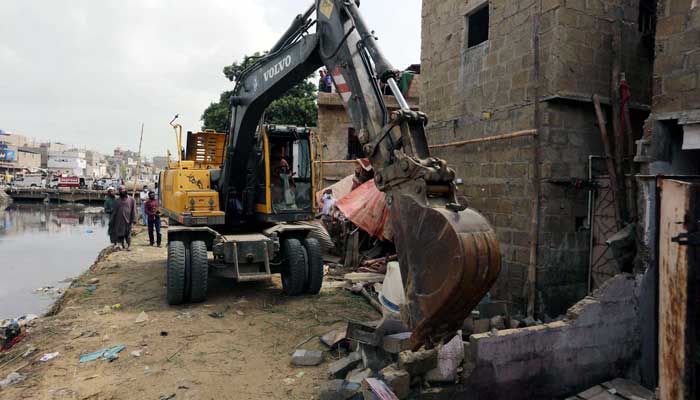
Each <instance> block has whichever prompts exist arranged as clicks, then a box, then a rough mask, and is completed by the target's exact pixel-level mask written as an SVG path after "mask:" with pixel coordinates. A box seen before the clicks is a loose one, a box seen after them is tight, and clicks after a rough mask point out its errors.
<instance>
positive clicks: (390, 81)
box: [387, 78, 411, 111]
mask: <svg viewBox="0 0 700 400" xmlns="http://www.w3.org/2000/svg"><path fill="white" fill-rule="evenodd" d="M387 83H388V84H389V88H391V92H392V93H394V97H395V98H396V101H398V102H399V106H401V109H402V110H404V111H411V106H409V105H408V102H407V101H406V99H405V98H404V97H403V93H401V89H399V85H398V84H397V83H396V80H395V79H394V78H389V79H388V80H387Z"/></svg>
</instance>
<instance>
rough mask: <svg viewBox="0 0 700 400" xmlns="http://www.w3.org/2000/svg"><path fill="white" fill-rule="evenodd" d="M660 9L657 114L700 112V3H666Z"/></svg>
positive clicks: (681, 0) (671, 0) (678, 0)
mask: <svg viewBox="0 0 700 400" xmlns="http://www.w3.org/2000/svg"><path fill="white" fill-rule="evenodd" d="M693 5H695V7H694V8H692V9H691V7H692V6H693ZM658 7H659V9H658V18H659V19H658V25H657V31H656V51H657V57H656V63H655V65H654V113H655V114H657V113H668V112H679V111H683V110H694V109H695V110H697V109H700V3H698V2H697V1H696V2H695V3H693V1H692V0H662V1H660V2H659V6H658Z"/></svg>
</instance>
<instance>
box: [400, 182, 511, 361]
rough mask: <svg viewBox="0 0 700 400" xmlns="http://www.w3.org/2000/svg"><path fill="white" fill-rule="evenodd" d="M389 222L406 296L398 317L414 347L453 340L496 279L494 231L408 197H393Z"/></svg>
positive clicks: (475, 216) (475, 219) (474, 215)
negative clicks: (406, 328) (408, 330)
mask: <svg viewBox="0 0 700 400" xmlns="http://www.w3.org/2000/svg"><path fill="white" fill-rule="evenodd" d="M393 215H397V216H399V217H398V218H393ZM390 221H391V224H392V231H393V232H394V242H395V244H396V248H397V253H398V255H399V264H400V265H401V276H402V279H403V281H404V288H405V291H406V300H407V305H406V307H405V308H403V307H402V317H403V318H404V321H405V322H406V323H407V324H408V326H410V327H411V328H412V331H413V335H412V336H411V345H412V347H413V348H414V349H417V348H419V347H420V346H421V345H423V344H426V345H428V346H430V345H432V344H436V343H439V342H441V341H443V340H445V339H448V338H452V337H453V336H454V333H455V332H456V331H457V330H458V329H460V328H461V327H462V324H463V323H464V320H465V318H466V317H467V316H468V315H469V314H470V312H471V310H472V309H474V307H476V306H477V304H478V303H479V301H480V300H481V299H482V298H483V296H484V295H486V293H487V292H488V291H489V290H490V289H491V286H493V284H494V283H495V282H496V279H497V278H498V274H499V273H500V270H501V255H500V250H499V245H498V241H497V240H496V234H495V232H494V230H493V228H491V226H490V225H489V223H488V222H487V221H486V219H485V218H484V217H483V216H482V215H481V214H479V213H478V212H476V211H475V210H472V209H466V210H464V211H460V212H455V211H451V210H447V209H445V208H439V207H438V208H429V207H425V206H423V205H421V204H418V203H417V202H416V201H415V200H414V199H413V198H412V197H410V196H407V195H397V196H395V198H394V201H393V204H392V206H391V210H390Z"/></svg>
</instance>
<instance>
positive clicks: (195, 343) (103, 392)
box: [0, 232, 378, 400]
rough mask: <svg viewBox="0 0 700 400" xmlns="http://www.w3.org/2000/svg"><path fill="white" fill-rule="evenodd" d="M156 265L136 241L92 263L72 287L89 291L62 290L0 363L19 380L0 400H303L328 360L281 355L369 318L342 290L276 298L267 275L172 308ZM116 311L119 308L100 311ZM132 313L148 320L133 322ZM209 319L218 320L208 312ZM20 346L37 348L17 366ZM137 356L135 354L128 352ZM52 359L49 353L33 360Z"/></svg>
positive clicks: (277, 290) (140, 239)
mask: <svg viewBox="0 0 700 400" xmlns="http://www.w3.org/2000/svg"><path fill="white" fill-rule="evenodd" d="M165 259H166V249H165V247H163V248H162V249H158V248H152V247H149V246H148V245H147V235H146V234H145V233H144V232H141V233H139V234H138V235H137V236H136V237H135V238H134V247H133V249H132V251H131V252H124V251H122V252H117V253H113V254H110V255H108V256H106V257H105V258H104V259H103V260H102V261H98V262H97V263H96V264H95V265H93V267H92V268H91V269H90V271H88V272H87V273H85V274H84V275H83V276H81V277H80V278H79V282H81V283H83V284H86V283H87V281H88V280H90V279H92V278H97V279H99V283H98V284H97V290H96V291H95V292H94V293H92V294H91V293H90V292H89V291H87V290H86V288H85V287H78V288H73V289H70V290H68V292H67V293H66V295H65V297H64V299H63V301H62V303H61V307H60V310H59V311H58V313H57V314H56V315H54V316H51V317H45V318H42V319H40V320H38V321H37V322H36V323H35V324H34V325H33V327H32V330H31V332H30V333H29V335H28V336H27V338H26V339H24V340H23V341H22V342H21V343H19V344H18V345H17V346H15V348H13V350H12V351H11V352H9V353H5V354H3V355H2V357H0V379H3V378H4V377H5V376H7V375H8V374H9V373H11V372H14V371H18V372H19V373H21V374H22V375H24V376H25V377H26V379H25V380H24V381H23V382H21V383H17V384H14V385H12V386H9V387H8V388H6V389H5V390H0V398H1V399H79V400H88V399H89V400H106V399H154V400H158V399H161V398H167V399H171V398H172V399H175V400H181V399H217V400H219V399H312V398H315V397H316V394H317V393H318V388H319V386H320V384H321V383H322V382H323V381H324V380H326V379H327V378H326V376H325V375H326V372H325V371H326V368H327V366H328V363H329V362H331V361H332V360H333V359H337V358H338V357H339V355H338V354H333V353H331V352H326V353H325V356H326V357H325V358H326V361H325V363H324V364H321V365H320V366H318V367H303V368H301V367H294V366H292V365H291V364H290V354H291V352H292V351H293V350H294V349H295V348H297V347H299V348H306V349H323V350H326V349H325V348H324V347H323V346H322V345H321V344H320V343H319V340H318V337H317V335H322V334H324V333H326V332H328V331H329V330H331V329H333V328H343V327H344V326H345V322H346V320H347V319H356V320H373V319H377V318H378V314H377V313H376V312H375V311H374V310H373V309H372V308H371V307H370V306H369V305H368V304H367V303H366V302H365V300H364V299H363V298H362V297H359V296H355V295H352V294H350V293H347V292H345V291H342V290H336V289H324V291H323V292H322V293H321V294H320V295H319V296H307V297H298V298H289V297H285V296H283V295H282V290H281V283H280V281H279V279H278V278H275V279H274V280H273V281H272V282H270V283H258V284H254V283H253V284H235V283H234V282H232V281H226V280H220V279H217V278H212V279H211V280H210V291H209V299H208V301H207V302H206V303H203V304H196V305H189V306H181V307H171V306H168V305H167V304H166V301H165V286H164V284H165ZM115 304H121V308H120V309H117V310H110V311H108V312H105V306H108V308H109V306H112V305H115ZM142 311H145V312H146V314H147V315H148V321H147V322H145V323H142V324H138V323H136V322H135V321H136V319H137V317H138V316H139V314H140V313H141V312H142ZM217 311H222V312H224V314H225V317H224V318H222V319H215V318H212V317H210V316H209V315H208V314H210V313H212V312H217ZM302 343H303V344H302ZM117 345H124V346H126V349H125V350H123V351H122V352H121V353H120V354H119V358H118V359H117V360H115V361H113V362H108V361H104V360H98V361H92V362H86V363H80V362H79V356H80V355H81V354H85V353H90V352H93V351H96V350H99V349H101V348H104V347H110V346H117ZM27 346H34V347H36V348H37V351H36V352H35V353H33V354H32V355H30V356H28V357H22V354H23V353H24V352H25V351H26V350H27ZM138 350H142V354H141V356H140V357H135V356H133V355H131V353H132V352H133V351H138ZM52 352H59V355H58V356H57V357H56V358H55V359H53V360H51V361H48V362H41V361H39V358H40V357H41V356H42V355H44V354H45V353H52ZM173 394H175V395H176V397H168V396H171V395H173Z"/></svg>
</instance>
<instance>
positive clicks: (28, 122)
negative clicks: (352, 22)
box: [0, 0, 421, 156]
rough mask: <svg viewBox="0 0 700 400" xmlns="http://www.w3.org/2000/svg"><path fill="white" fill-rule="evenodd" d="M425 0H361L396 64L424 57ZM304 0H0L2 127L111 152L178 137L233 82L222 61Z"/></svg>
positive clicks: (247, 47)
mask: <svg viewBox="0 0 700 400" xmlns="http://www.w3.org/2000/svg"><path fill="white" fill-rule="evenodd" d="M420 3H421V1H420V0H363V1H362V5H361V8H360V9H361V11H362V12H363V14H364V16H365V18H366V19H367V21H368V23H369V25H370V27H371V28H372V29H374V30H375V31H376V34H377V36H379V38H380V45H381V46H382V47H383V48H384V50H385V53H386V55H387V57H389V59H390V60H391V61H392V62H393V63H394V64H395V66H396V67H397V68H405V67H407V66H408V65H410V64H413V63H418V62H420V15H421V12H420V7H421V6H420ZM309 4H310V1H309V0H267V1H259V0H199V1H186V0H178V1H166V0H100V1H94V0H82V1H81V0H76V1H59V0H41V1H40V0H32V1H21V0H4V1H0V129H4V130H7V131H11V132H16V133H21V134H25V135H28V136H31V137H36V138H38V139H42V140H52V141H58V142H64V143H70V144H74V145H79V146H82V147H86V148H90V149H95V150H99V151H102V152H105V153H111V151H112V149H113V148H114V147H116V146H122V147H126V148H131V149H133V150H136V149H137V148H138V131H139V129H140V125H141V122H144V123H145V125H146V129H145V132H146V133H145V138H144V154H146V155H148V156H154V155H164V154H165V151H166V148H174V147H175V146H174V145H173V143H174V139H173V137H174V136H173V135H172V130H171V129H170V127H169V126H168V122H169V121H170V119H171V118H172V116H173V115H174V114H176V113H179V114H180V115H181V123H182V125H183V127H184V128H185V130H197V129H199V128H201V122H200V120H199V118H200V117H201V114H202V112H203V111H204V109H205V108H206V107H207V106H208V105H209V103H211V102H212V101H216V100H218V97H219V94H220V93H221V92H222V91H224V90H228V89H231V87H232V83H231V82H229V81H228V80H227V79H226V78H225V77H224V76H223V74H222V72H221V71H222V68H223V67H224V66H225V65H228V64H230V63H231V62H233V61H234V60H238V59H240V58H241V57H242V56H243V55H244V54H249V53H253V52H255V51H263V50H267V49H269V48H270V47H271V46H272V45H273V44H274V43H275V42H276V41H277V39H278V38H279V36H280V35H281V34H282V33H283V32H284V31H285V30H286V28H287V27H288V26H289V23H290V22H291V20H292V18H293V17H294V16H295V15H296V14H299V13H300V12H302V11H303V10H304V9H305V8H306V7H308V5H309Z"/></svg>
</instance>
